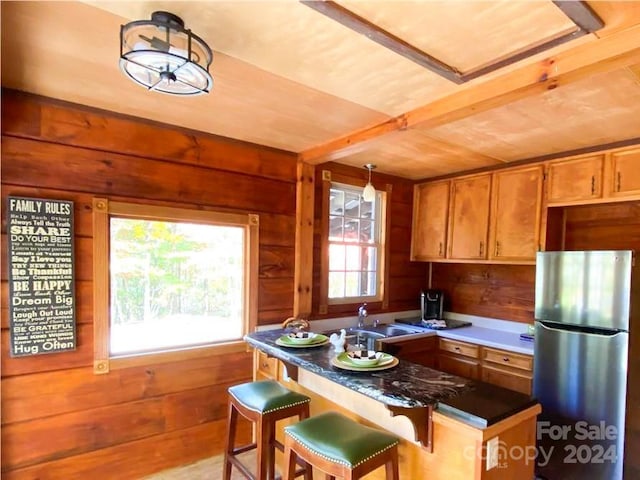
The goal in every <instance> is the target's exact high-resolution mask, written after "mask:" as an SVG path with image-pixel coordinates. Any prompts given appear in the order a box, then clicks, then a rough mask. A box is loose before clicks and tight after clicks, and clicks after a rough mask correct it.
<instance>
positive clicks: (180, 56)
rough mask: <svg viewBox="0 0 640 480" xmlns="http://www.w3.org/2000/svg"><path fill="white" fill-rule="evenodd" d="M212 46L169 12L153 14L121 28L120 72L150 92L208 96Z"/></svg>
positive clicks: (210, 86) (210, 84)
mask: <svg viewBox="0 0 640 480" xmlns="http://www.w3.org/2000/svg"><path fill="white" fill-rule="evenodd" d="M212 60H213V54H212V52H211V49H210V48H209V46H208V45H207V44H206V43H205V42H204V41H203V40H202V39H201V38H200V37H198V36H197V35H195V34H193V33H192V32H191V30H187V29H185V28H184V22H183V21H182V20H181V19H180V18H179V17H177V16H175V15H173V14H171V13H168V12H154V13H153V14H152V15H151V20H139V21H135V22H131V23H128V24H126V25H123V26H122V27H121V29H120V69H121V70H122V71H123V72H124V73H125V74H126V75H127V76H128V77H129V78H131V79H132V80H133V81H134V82H136V83H139V84H140V85H143V86H144V87H146V88H148V89H149V90H154V91H157V92H163V93H169V94H173V95H199V94H202V93H209V91H211V88H212V87H213V78H212V77H211V75H210V74H209V66H210V65H211V61H212Z"/></svg>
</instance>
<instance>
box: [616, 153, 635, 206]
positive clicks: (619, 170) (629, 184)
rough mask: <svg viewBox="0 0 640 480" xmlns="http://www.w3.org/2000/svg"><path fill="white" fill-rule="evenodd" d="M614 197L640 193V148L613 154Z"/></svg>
mask: <svg viewBox="0 0 640 480" xmlns="http://www.w3.org/2000/svg"><path fill="white" fill-rule="evenodd" d="M611 167H612V168H611V171H612V172H613V179H612V180H613V185H611V189H610V192H609V193H610V195H611V196H612V197H627V196H638V195H640V149H634V150H628V151H626V152H617V153H612V154H611Z"/></svg>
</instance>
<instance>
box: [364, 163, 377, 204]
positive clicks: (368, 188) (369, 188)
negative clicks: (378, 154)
mask: <svg viewBox="0 0 640 480" xmlns="http://www.w3.org/2000/svg"><path fill="white" fill-rule="evenodd" d="M364 168H366V169H367V170H369V181H368V182H367V184H366V185H365V187H364V190H363V191H362V199H363V200H364V201H365V202H373V200H374V199H375V198H376V189H375V188H373V185H372V184H371V170H373V169H374V168H376V166H375V165H374V164H373V163H367V164H366V165H365V166H364Z"/></svg>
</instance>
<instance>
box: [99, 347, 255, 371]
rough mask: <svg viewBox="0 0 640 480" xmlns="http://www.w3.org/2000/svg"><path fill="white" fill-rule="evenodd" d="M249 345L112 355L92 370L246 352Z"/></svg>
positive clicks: (117, 368) (108, 369) (114, 368)
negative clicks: (120, 355)
mask: <svg viewBox="0 0 640 480" xmlns="http://www.w3.org/2000/svg"><path fill="white" fill-rule="evenodd" d="M248 351H250V348H249V346H248V345H247V343H246V342H245V341H244V340H235V341H232V342H227V343H221V344H216V345H207V346H199V347H193V348H185V349H181V350H172V351H167V352H157V353H146V354H139V355H130V356H123V357H114V358H110V359H109V360H106V361H101V362H95V363H94V368H93V372H94V373H95V374H103V373H109V371H110V370H121V369H124V368H131V367H140V366H146V365H157V364H161V363H170V362H179V361H182V360H189V359H192V358H202V357H210V356H216V355H227V354H230V353H238V352H248Z"/></svg>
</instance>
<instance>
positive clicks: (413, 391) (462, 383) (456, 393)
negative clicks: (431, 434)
mask: <svg viewBox="0 0 640 480" xmlns="http://www.w3.org/2000/svg"><path fill="white" fill-rule="evenodd" d="M283 333H285V330H281V329H277V330H265V331H260V332H254V333H250V334H249V335H247V336H245V340H246V341H247V342H248V343H249V344H250V345H251V346H253V347H255V348H257V349H259V350H262V351H264V352H266V353H267V354H268V355H270V356H272V357H275V358H278V359H280V360H282V361H284V362H288V363H290V364H292V365H295V366H297V367H299V368H302V369H305V370H308V371H310V372H313V373H316V374H318V375H321V376H322V377H324V378H327V379H329V380H331V381H334V382H336V383H337V384H339V385H342V386H344V387H346V388H349V389H351V390H353V391H356V392H358V393H361V394H363V395H366V396H368V397H371V398H373V399H375V400H378V401H380V402H382V403H384V404H386V405H389V406H395V407H406V408H416V407H427V406H434V407H436V408H438V410H439V411H441V413H443V414H445V415H448V416H452V417H455V418H457V419H459V420H461V421H464V422H466V423H469V424H471V425H474V426H476V427H480V428H484V427H486V426H488V425H491V424H493V423H495V422H497V421H499V420H502V419H504V418H506V417H508V416H510V415H513V414H514V413H517V412H519V411H521V410H524V409H526V408H528V407H531V406H533V405H535V404H536V403H537V402H536V401H535V399H533V398H532V397H530V396H529V395H525V394H522V393H518V392H514V391H511V390H507V389H504V388H500V387H496V386H494V385H489V384H486V383H483V382H478V381H475V380H471V379H468V378H463V377H458V376H455V375H451V374H449V373H445V372H441V371H439V370H435V369H432V368H429V367H425V366H423V365H418V364H414V363H411V362H407V361H404V360H400V362H399V364H398V365H397V366H396V367H394V368H391V369H388V370H381V371H375V372H352V371H348V370H342V369H339V368H337V367H334V366H333V365H332V364H331V359H332V358H333V357H334V356H335V352H334V349H333V347H332V345H331V344H327V345H323V346H319V347H310V348H287V347H280V346H278V345H277V344H276V343H275V341H276V340H277V339H278V338H279V337H280V336H281V335H283Z"/></svg>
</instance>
